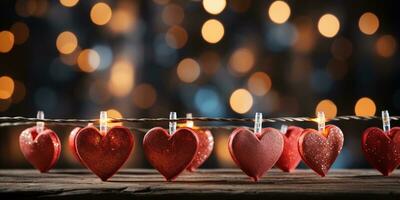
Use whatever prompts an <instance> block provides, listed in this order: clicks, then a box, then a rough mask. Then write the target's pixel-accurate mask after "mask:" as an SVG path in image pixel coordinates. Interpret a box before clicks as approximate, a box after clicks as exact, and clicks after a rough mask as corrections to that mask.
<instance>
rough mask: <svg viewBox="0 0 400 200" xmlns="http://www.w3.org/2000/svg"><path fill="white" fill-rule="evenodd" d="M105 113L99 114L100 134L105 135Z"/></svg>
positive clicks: (106, 120)
mask: <svg viewBox="0 0 400 200" xmlns="http://www.w3.org/2000/svg"><path fill="white" fill-rule="evenodd" d="M107 122H108V119H107V111H101V112H100V122H99V124H100V133H102V134H106V133H107V128H108V127H107Z"/></svg>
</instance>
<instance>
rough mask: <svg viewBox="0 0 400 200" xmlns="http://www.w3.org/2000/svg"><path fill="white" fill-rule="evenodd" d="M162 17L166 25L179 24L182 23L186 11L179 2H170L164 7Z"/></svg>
mask: <svg viewBox="0 0 400 200" xmlns="http://www.w3.org/2000/svg"><path fill="white" fill-rule="evenodd" d="M161 17H162V20H163V22H164V23H165V24H166V25H169V26H172V25H179V24H181V23H182V21H183V19H184V17H185V13H184V11H183V8H182V7H181V6H179V5H178V4H168V5H167V6H165V7H164V9H163V11H162V13H161Z"/></svg>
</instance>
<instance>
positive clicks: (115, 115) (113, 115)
mask: <svg viewBox="0 0 400 200" xmlns="http://www.w3.org/2000/svg"><path fill="white" fill-rule="evenodd" d="M107 117H108V118H109V119H108V121H111V120H112V119H111V118H115V119H118V118H122V114H121V113H120V112H119V111H118V110H116V109H108V110H107ZM122 125H123V124H122V122H114V123H108V124H107V126H109V127H114V126H122Z"/></svg>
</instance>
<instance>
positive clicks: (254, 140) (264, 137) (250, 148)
mask: <svg viewBox="0 0 400 200" xmlns="http://www.w3.org/2000/svg"><path fill="white" fill-rule="evenodd" d="M282 151H283V137H282V134H281V133H280V132H279V131H278V130H276V129H274V128H264V129H262V130H261V132H260V133H256V134H254V133H253V132H252V131H250V130H249V129H247V128H237V129H235V130H234V131H233V132H232V134H231V135H230V137H229V152H230V154H231V156H232V159H233V160H234V161H235V163H236V165H238V166H239V168H240V169H242V171H243V172H244V173H246V174H247V175H248V176H249V177H251V178H252V179H253V180H254V181H258V180H259V179H260V178H261V177H262V176H263V174H264V173H265V172H266V171H268V170H269V169H271V168H272V166H274V164H275V163H276V162H277V161H278V159H279V157H280V156H281V153H282Z"/></svg>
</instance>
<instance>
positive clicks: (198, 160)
mask: <svg viewBox="0 0 400 200" xmlns="http://www.w3.org/2000/svg"><path fill="white" fill-rule="evenodd" d="M192 130H193V131H194V132H195V133H196V136H197V139H199V148H198V149H197V153H196V155H195V156H194V158H193V160H192V162H191V163H190V164H189V166H188V167H187V168H186V169H187V170H188V171H190V172H194V171H195V170H196V169H197V168H198V167H199V166H200V165H202V164H203V163H204V161H206V160H207V158H208V157H209V156H210V155H211V152H212V150H213V148H214V138H213V136H212V134H211V131H210V130H202V129H192Z"/></svg>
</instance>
